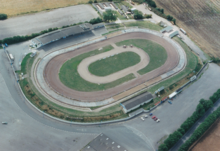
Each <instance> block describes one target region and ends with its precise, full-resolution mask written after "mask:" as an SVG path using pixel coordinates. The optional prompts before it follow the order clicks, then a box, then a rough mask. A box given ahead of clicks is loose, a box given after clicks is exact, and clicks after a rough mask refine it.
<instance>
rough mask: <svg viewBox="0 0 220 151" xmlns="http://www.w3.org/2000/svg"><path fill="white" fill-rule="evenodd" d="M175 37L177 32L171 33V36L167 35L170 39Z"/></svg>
mask: <svg viewBox="0 0 220 151" xmlns="http://www.w3.org/2000/svg"><path fill="white" fill-rule="evenodd" d="M176 35H179V32H178V31H175V32H173V33H171V34H170V35H169V37H170V38H173V37H175V36H176Z"/></svg>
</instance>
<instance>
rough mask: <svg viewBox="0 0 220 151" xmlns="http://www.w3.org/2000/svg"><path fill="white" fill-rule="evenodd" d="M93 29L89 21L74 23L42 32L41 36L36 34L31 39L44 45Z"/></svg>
mask: <svg viewBox="0 0 220 151" xmlns="http://www.w3.org/2000/svg"><path fill="white" fill-rule="evenodd" d="M92 29H93V26H92V25H91V24H89V23H85V24H81V25H76V26H72V27H68V28H64V29H59V30H56V31H53V32H50V33H47V34H43V35H41V36H38V37H36V38H34V39H33V41H36V42H40V43H41V44H42V45H45V44H47V43H50V42H53V41H56V40H58V39H61V38H65V37H68V36H71V35H76V34H80V33H83V32H86V31H90V30H92Z"/></svg>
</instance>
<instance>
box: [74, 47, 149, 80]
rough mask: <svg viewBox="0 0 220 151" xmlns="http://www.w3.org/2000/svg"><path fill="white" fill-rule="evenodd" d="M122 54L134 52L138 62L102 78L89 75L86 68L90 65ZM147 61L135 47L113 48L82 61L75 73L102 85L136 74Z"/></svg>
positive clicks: (143, 52)
mask: <svg viewBox="0 0 220 151" xmlns="http://www.w3.org/2000/svg"><path fill="white" fill-rule="evenodd" d="M123 52H134V53H136V54H138V55H139V56H140V62H139V63H138V64H136V65H133V66H131V67H128V68H126V69H123V70H121V71H118V72H116V73H113V74H110V75H107V76H103V77H100V76H96V75H93V74H91V73H90V71H89V69H88V67H89V65H90V64H91V63H93V62H95V61H98V60H99V59H103V58H108V57H109V56H110V57H113V55H114V56H115V55H118V54H120V53H123ZM149 61H150V58H149V56H148V55H147V53H146V52H145V51H143V50H142V49H138V48H136V47H132V48H131V47H127V48H123V47H117V46H114V49H113V50H111V51H108V52H105V53H101V54H98V55H95V56H92V57H88V58H85V59H84V60H82V61H81V62H80V64H79V65H78V68H77V71H78V73H79V74H80V76H81V77H82V78H83V79H85V80H86V81H89V82H92V83H98V84H103V83H110V82H113V81H116V80H118V79H120V78H123V77H125V76H126V75H129V74H131V73H135V74H136V73H137V71H138V70H140V69H143V68H145V67H146V66H147V65H148V63H149Z"/></svg>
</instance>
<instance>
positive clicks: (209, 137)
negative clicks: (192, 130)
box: [189, 119, 220, 151]
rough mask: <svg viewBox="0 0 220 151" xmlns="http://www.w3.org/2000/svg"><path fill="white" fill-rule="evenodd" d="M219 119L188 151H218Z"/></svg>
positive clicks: (219, 145) (219, 147)
mask: <svg viewBox="0 0 220 151" xmlns="http://www.w3.org/2000/svg"><path fill="white" fill-rule="evenodd" d="M219 135H220V119H218V120H217V121H216V122H215V123H214V124H213V125H212V127H210V129H209V130H208V131H206V132H205V134H204V135H203V136H202V137H201V138H200V140H199V141H198V142H197V144H196V145H195V146H194V147H193V148H191V149H189V151H219V150H220V143H219V141H220V137H219Z"/></svg>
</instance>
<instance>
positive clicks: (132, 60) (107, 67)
mask: <svg viewBox="0 0 220 151" xmlns="http://www.w3.org/2000/svg"><path fill="white" fill-rule="evenodd" d="M140 60H141V59H140V56H139V55H138V54H136V53H134V52H123V53H120V54H118V55H115V56H113V57H109V58H106V59H102V60H98V61H96V62H93V63H91V64H90V65H89V71H90V73H92V74H94V75H97V76H107V75H110V74H112V73H115V72H118V71H120V70H123V69H125V68H128V67H131V66H133V65H135V64H137V63H139V62H140Z"/></svg>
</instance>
